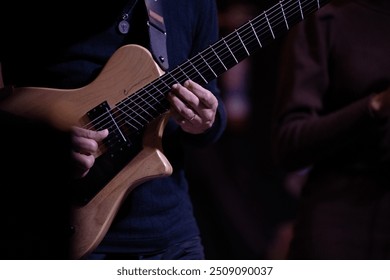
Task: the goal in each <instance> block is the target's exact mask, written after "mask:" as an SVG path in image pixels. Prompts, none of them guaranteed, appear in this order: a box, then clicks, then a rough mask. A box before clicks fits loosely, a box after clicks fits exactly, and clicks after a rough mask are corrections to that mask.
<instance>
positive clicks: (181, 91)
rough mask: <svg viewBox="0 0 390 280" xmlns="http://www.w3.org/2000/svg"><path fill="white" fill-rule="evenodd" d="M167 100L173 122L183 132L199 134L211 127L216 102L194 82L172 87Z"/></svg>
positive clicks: (208, 92)
mask: <svg viewBox="0 0 390 280" xmlns="http://www.w3.org/2000/svg"><path fill="white" fill-rule="evenodd" d="M168 100H169V101H170V103H171V113H172V116H173V118H174V120H175V121H176V122H177V123H178V124H179V125H180V126H181V128H182V129H183V130H184V131H185V132H188V133H192V134H200V133H203V132H205V131H206V130H207V129H209V128H210V127H211V126H212V125H213V123H214V120H215V114H216V111H217V107H218V100H217V98H216V97H215V96H214V95H213V94H212V93H211V92H210V91H209V90H207V89H205V88H203V87H202V86H201V85H199V84H197V83H195V82H194V81H190V80H188V81H186V82H185V83H184V85H180V84H175V85H173V87H172V90H171V92H170V94H169V95H168Z"/></svg>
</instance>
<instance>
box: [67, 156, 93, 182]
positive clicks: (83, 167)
mask: <svg viewBox="0 0 390 280" xmlns="http://www.w3.org/2000/svg"><path fill="white" fill-rule="evenodd" d="M72 158H73V160H74V162H75V165H74V168H75V170H74V175H75V176H76V177H84V176H86V175H87V173H88V172H89V170H90V169H91V168H92V166H93V165H94V163H95V157H94V156H92V155H83V154H80V153H77V152H72Z"/></svg>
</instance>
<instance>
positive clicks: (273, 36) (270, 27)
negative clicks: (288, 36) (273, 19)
mask: <svg viewBox="0 0 390 280" xmlns="http://www.w3.org/2000/svg"><path fill="white" fill-rule="evenodd" d="M264 18H265V20H266V21H267V24H268V27H269V30H270V31H271V34H272V38H274V39H275V34H274V31H273V30H272V26H271V24H270V22H269V20H268V17H267V14H266V13H265V12H264Z"/></svg>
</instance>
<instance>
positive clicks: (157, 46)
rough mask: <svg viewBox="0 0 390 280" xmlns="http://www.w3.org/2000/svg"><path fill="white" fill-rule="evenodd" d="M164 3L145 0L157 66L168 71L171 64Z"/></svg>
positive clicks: (159, 0) (157, 0)
mask: <svg viewBox="0 0 390 280" xmlns="http://www.w3.org/2000/svg"><path fill="white" fill-rule="evenodd" d="M162 1H163V0H145V5H146V11H147V13H148V18H149V20H148V29H149V38H150V48H151V52H152V55H153V57H154V59H155V61H156V62H157V64H158V65H159V66H160V67H161V68H162V69H163V70H164V71H166V70H168V68H169V63H168V53H167V43H166V38H167V32H166V29H165V24H164V16H163V7H162Z"/></svg>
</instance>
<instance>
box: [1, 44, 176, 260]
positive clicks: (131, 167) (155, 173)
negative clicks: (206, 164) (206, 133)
mask: <svg viewBox="0 0 390 280" xmlns="http://www.w3.org/2000/svg"><path fill="white" fill-rule="evenodd" d="M162 74H163V72H162V71H161V69H160V68H159V67H158V66H157V64H156V63H155V62H154V60H153V58H152V56H151V54H150V53H149V51H147V50H146V49H144V48H143V47H141V46H137V45H127V46H124V47H122V48H120V49H119V50H118V51H116V52H115V53H114V55H113V56H112V57H111V58H110V60H109V61H108V63H107V64H106V65H105V67H104V69H103V70H102V72H101V73H100V75H99V76H98V77H97V79H95V80H94V81H93V82H92V83H90V84H88V85H87V86H85V87H82V88H77V89H66V90H64V89H52V88H38V87H23V88H14V89H13V92H12V94H11V95H10V96H9V97H8V98H6V99H5V100H2V101H1V102H0V109H2V110H5V111H9V112H11V113H14V114H17V115H22V116H25V117H29V118H34V119H41V120H44V121H48V122H49V123H51V124H52V125H54V126H56V127H58V128H60V129H64V130H66V129H69V128H70V126H72V125H78V126H83V125H85V124H86V123H87V122H88V119H87V118H86V115H85V114H86V113H87V112H88V111H89V110H91V109H92V108H94V107H96V106H97V105H99V104H100V103H102V102H103V101H107V102H108V104H109V105H110V107H111V108H114V107H115V104H117V103H119V102H120V101H122V100H123V99H125V98H126V97H128V96H129V95H131V94H133V93H134V92H135V91H137V90H138V89H140V88H142V87H143V86H145V85H147V84H148V83H150V82H152V81H153V80H155V79H156V78H158V77H159V76H160V75H162ZM168 116H169V113H168V112H167V113H165V114H163V115H162V116H160V117H158V118H157V119H155V120H154V121H153V122H152V123H150V124H149V125H148V127H147V128H146V131H145V134H144V139H143V149H142V150H141V152H140V153H138V155H136V157H135V158H134V159H133V160H132V161H131V162H130V163H129V164H127V165H126V166H125V167H124V168H123V169H122V170H121V171H120V172H119V173H118V174H117V175H116V176H115V177H114V178H113V179H112V180H111V181H110V182H109V183H108V184H107V185H106V186H105V187H104V188H103V189H102V190H101V191H100V192H99V193H98V194H97V195H96V196H95V197H93V199H92V200H91V201H90V202H89V203H88V204H87V205H85V206H81V207H73V208H72V224H73V226H74V229H75V232H74V234H73V236H72V240H71V248H70V249H71V258H73V259H80V258H83V257H84V256H86V255H87V254H88V253H90V252H91V251H92V250H94V249H95V248H96V246H98V244H99V243H100V242H101V240H102V239H103V237H104V235H105V234H106V233H107V230H108V228H109V226H110V225H111V223H112V221H113V219H114V217H115V215H116V213H117V212H118V210H119V207H120V206H121V204H122V202H123V200H124V199H125V198H126V196H127V195H128V194H129V193H130V192H131V191H132V190H133V189H134V188H135V187H136V186H138V185H139V184H140V183H142V182H144V181H146V180H149V179H151V178H155V177H162V176H168V175H170V174H171V173H172V166H171V165H170V163H169V161H168V160H167V159H166V157H165V156H164V154H163V152H162V147H161V138H162V134H163V130H164V127H165V124H166V122H167V119H168ZM102 152H103V147H100V148H99V153H98V154H100V153H102ZM97 156H98V155H97ZM53 187H55V186H53Z"/></svg>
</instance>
